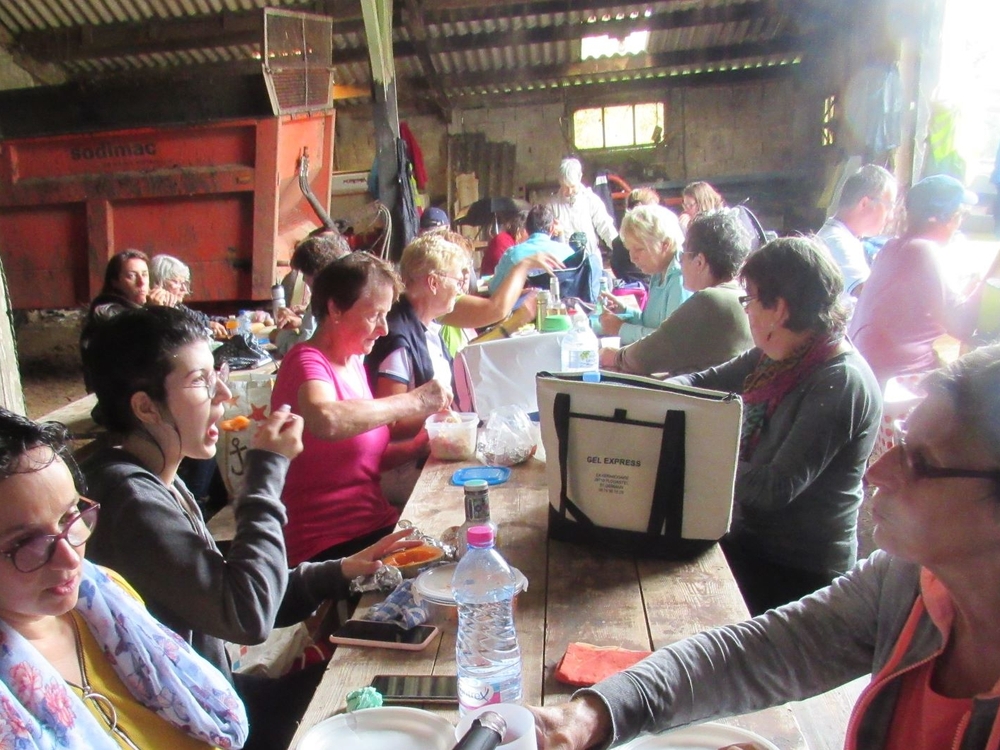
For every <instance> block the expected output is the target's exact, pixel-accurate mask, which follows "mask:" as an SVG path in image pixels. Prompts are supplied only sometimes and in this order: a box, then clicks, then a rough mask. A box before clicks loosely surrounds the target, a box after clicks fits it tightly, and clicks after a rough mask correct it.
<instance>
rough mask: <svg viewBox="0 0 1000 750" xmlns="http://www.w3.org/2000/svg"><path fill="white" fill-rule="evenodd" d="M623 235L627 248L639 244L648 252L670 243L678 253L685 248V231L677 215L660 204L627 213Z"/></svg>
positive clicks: (637, 208) (638, 208) (623, 222)
mask: <svg viewBox="0 0 1000 750" xmlns="http://www.w3.org/2000/svg"><path fill="white" fill-rule="evenodd" d="M621 235H622V242H624V243H625V247H629V246H630V245H632V244H639V245H641V246H642V247H644V248H646V249H647V250H648V249H650V248H653V247H659V246H660V245H662V244H663V243H664V242H668V241H669V242H671V243H672V244H673V247H674V250H675V251H676V252H678V253H679V252H680V251H681V249H682V248H683V247H684V230H683V229H681V223H680V221H679V220H678V219H677V214H675V213H674V212H673V211H671V210H670V209H669V208H666V207H665V206H660V205H658V204H653V205H648V206H636V207H635V208H633V209H632V210H631V211H629V212H628V213H626V214H625V218H624V219H622V228H621Z"/></svg>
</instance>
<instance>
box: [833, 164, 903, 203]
mask: <svg viewBox="0 0 1000 750" xmlns="http://www.w3.org/2000/svg"><path fill="white" fill-rule="evenodd" d="M890 187H891V188H893V189H895V187H896V178H895V177H893V176H892V173H891V172H890V171H889V170H887V169H884V168H883V167H880V166H878V165H877V164H865V165H864V166H863V167H861V169H859V170H858V171H857V172H855V173H854V174H852V175H851V176H850V177H848V178H847V181H846V182H844V187H843V188H841V190H840V198H839V199H838V200H837V210H838V211H839V210H841V209H844V208H853V207H854V206H856V205H858V203H860V202H861V199H862V198H871V199H872V200H877V199H878V198H881V197H882V193H884V192H885V191H886V190H888V189H889V188H890Z"/></svg>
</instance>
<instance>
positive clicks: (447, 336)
mask: <svg viewBox="0 0 1000 750" xmlns="http://www.w3.org/2000/svg"><path fill="white" fill-rule="evenodd" d="M439 235H440V236H441V237H443V238H444V239H446V240H448V241H449V242H452V243H453V244H455V245H458V246H459V247H461V248H463V249H464V250H465V252H466V254H467V255H468V256H469V258H470V268H471V258H472V243H471V242H469V240H468V239H466V238H465V237H463V236H462V235H460V234H456V233H455V232H448V231H442V232H439ZM560 268H563V264H562V262H561V261H559V260H558V259H557V258H556V257H555V256H553V255H549V254H548V253H544V252H536V253H533V254H531V255H529V256H527V257H526V258H524V259H522V260H520V261H518V262H517V263H515V264H514V265H513V266H512V267H511V268H510V270H509V271H508V272H507V274H506V275H505V276H504V279H503V281H502V282H501V283H500V284H499V285H497V287H496V289H494V290H493V292H492V293H491V294H490V296H488V297H481V296H479V295H478V294H476V289H475V280H474V277H473V274H472V273H471V271H470V272H469V274H468V275H467V276H468V279H469V285H468V288H467V289H462V290H461V294H459V296H458V298H457V299H456V300H455V306H454V309H452V311H451V312H450V313H447V314H446V315H444V316H442V318H441V320H440V322H441V323H442V330H441V337H442V338H443V339H444V342H445V345H446V347H447V350H448V353H449V354H450V355H451V356H452V357H454V356H455V354H457V353H458V351H460V350H461V349H462V347H464V346H465V344H467V343H468V340H469V338H474V337H475V331H474V330H473V329H476V328H487V327H489V326H492V325H494V324H496V323H501V324H503V325H504V326H509V329H508V330H510V331H515V330H517V328H519V327H520V326H522V325H524V324H525V323H527V322H530V321H532V320H534V319H535V309H536V308H535V294H536V291H537V290H535V289H525V288H524V285H525V284H526V283H527V280H528V276H529V275H532V274H535V273H538V272H542V273H551V272H552V271H555V270H558V269H560ZM466 292H467V293H466ZM518 303H520V305H519V306H518ZM515 306H517V309H516V310H515ZM462 331H464V332H465V334H468V335H465V334H463V335H461V336H460V335H457V333H456V332H462Z"/></svg>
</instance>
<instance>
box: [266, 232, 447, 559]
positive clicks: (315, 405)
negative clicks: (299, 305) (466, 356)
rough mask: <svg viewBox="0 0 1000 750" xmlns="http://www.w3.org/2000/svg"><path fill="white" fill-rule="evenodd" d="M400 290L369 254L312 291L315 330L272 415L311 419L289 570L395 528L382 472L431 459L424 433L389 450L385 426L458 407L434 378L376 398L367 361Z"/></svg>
mask: <svg viewBox="0 0 1000 750" xmlns="http://www.w3.org/2000/svg"><path fill="white" fill-rule="evenodd" d="M399 288H400V282H399V277H398V276H397V275H396V272H395V271H394V270H393V269H392V267H391V266H390V265H389V264H388V263H386V262H384V261H382V260H379V259H378V258H376V257H374V256H372V255H369V254H368V253H362V252H356V253H352V254H351V255H348V256H346V257H344V258H340V259H338V260H335V261H333V262H332V263H330V264H329V265H327V266H326V268H324V269H323V270H322V271H320V273H319V275H318V276H317V277H316V282H315V284H314V285H313V290H312V295H313V296H312V307H313V314H314V315H315V316H316V319H317V320H318V321H319V323H318V325H317V327H316V332H315V333H314V334H313V337H312V338H311V339H310V340H309V341H306V342H304V343H302V344H298V345H297V346H295V347H293V348H292V350H291V351H290V352H289V353H288V354H287V355H285V358H284V360H283V361H282V364H281V369H280V370H279V371H278V380H277V382H276V383H275V385H274V392H273V393H272V394H271V407H272V409H273V408H277V407H278V406H280V405H282V404H291V405H292V411H293V412H295V413H296V414H301V415H302V417H303V418H304V419H305V434H304V436H303V444H304V446H305V447H304V450H303V451H302V455H300V456H299V457H298V458H296V459H295V460H294V461H293V462H292V465H291V467H290V468H289V470H288V477H287V479H286V480H285V487H284V489H283V490H282V493H281V499H282V500H283V501H284V503H285V507H286V509H287V510H288V525H287V526H286V527H285V541H286V543H287V546H288V560H289V562H290V563H291V564H292V565H295V564H297V563H300V562H302V561H305V560H313V561H319V560H325V559H329V558H331V557H340V556H343V555H346V554H352V553H354V552H356V551H357V550H359V549H362V548H364V547H366V546H367V545H369V544H371V543H372V542H374V541H376V540H377V539H379V538H381V537H382V536H383V535H384V534H386V533H387V532H388V531H391V530H392V528H393V527H394V526H395V523H396V520H397V518H398V517H399V512H398V511H397V510H396V509H395V508H393V507H392V506H391V505H390V504H389V503H388V502H387V501H386V499H385V497H384V496H383V494H382V491H381V489H380V487H379V477H380V473H381V472H382V471H383V470H385V469H390V468H393V467H394V466H397V465H401V464H403V463H406V462H408V461H410V460H413V459H415V458H417V457H420V456H423V455H426V453H427V434H426V433H425V432H421V433H420V434H418V435H417V436H416V437H414V438H412V439H410V440H406V441H397V442H394V443H391V444H390V440H389V427H388V425H391V424H393V423H394V422H398V421H400V420H405V419H410V418H415V417H416V418H423V417H426V416H427V415H429V414H433V413H434V412H437V411H440V410H441V409H443V408H445V407H446V406H448V404H449V403H451V389H450V388H449V387H448V386H446V385H442V384H441V383H440V381H438V380H434V379H431V380H429V381H427V382H426V383H425V384H424V385H422V386H419V387H418V388H415V389H414V390H412V391H408V392H407V393H400V394H398V395H395V396H389V397H386V398H372V392H371V388H370V387H369V385H368V377H367V375H366V373H365V368H364V364H363V358H364V356H365V355H366V354H368V353H369V352H371V350H372V347H373V346H374V345H375V342H376V341H377V340H378V339H379V338H380V337H381V336H384V335H385V334H386V333H387V332H388V324H387V322H386V316H387V315H388V314H389V311H390V309H391V308H392V305H393V303H394V302H395V301H396V296H397V294H398V291H399Z"/></svg>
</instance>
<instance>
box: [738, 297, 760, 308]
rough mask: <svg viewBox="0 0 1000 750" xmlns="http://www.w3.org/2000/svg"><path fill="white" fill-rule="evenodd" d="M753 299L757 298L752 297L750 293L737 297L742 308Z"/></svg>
mask: <svg viewBox="0 0 1000 750" xmlns="http://www.w3.org/2000/svg"><path fill="white" fill-rule="evenodd" d="M755 299H757V298H756V297H754V296H752V295H750V294H744V295H743V296H742V297H740V298H739V300H740V304H741V305H743V309H744V310H746V309H747V305H749V304H750V303H751V302H753V301H754V300H755Z"/></svg>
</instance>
